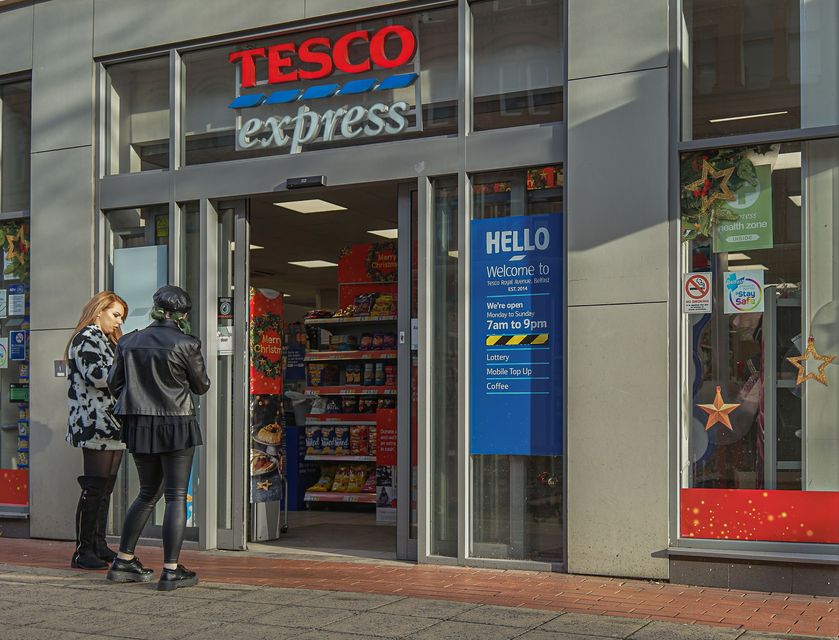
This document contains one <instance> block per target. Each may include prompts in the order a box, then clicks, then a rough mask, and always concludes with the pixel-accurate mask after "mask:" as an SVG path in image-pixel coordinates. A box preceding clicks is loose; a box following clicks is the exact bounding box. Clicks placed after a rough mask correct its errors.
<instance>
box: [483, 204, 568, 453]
mask: <svg viewBox="0 0 839 640" xmlns="http://www.w3.org/2000/svg"><path fill="white" fill-rule="evenodd" d="M471 236H472V266H471V276H472V290H471V336H472V338H471V339H472V345H471V364H472V367H471V376H472V384H471V389H472V394H471V419H470V425H471V442H470V451H471V453H472V454H473V455H523V456H531V455H532V456H537V455H538V456H555V455H562V433H563V428H562V427H563V424H562V389H563V379H562V347H563V340H564V332H563V326H562V319H563V299H562V284H563V282H564V280H565V275H564V269H563V266H564V265H563V241H562V216H561V215H558V214H542V215H535V216H515V217H509V218H492V219H488V220H473V221H472V227H471Z"/></svg>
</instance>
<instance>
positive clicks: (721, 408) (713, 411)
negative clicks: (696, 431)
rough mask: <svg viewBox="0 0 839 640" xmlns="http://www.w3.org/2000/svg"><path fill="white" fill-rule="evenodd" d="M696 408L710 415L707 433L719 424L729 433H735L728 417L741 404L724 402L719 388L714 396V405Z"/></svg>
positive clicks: (706, 426)
mask: <svg viewBox="0 0 839 640" xmlns="http://www.w3.org/2000/svg"><path fill="white" fill-rule="evenodd" d="M696 406H697V407H699V408H700V409H702V410H703V411H704V412H705V413H707V414H708V420H707V421H706V422H705V431H707V430H708V429H710V428H711V427H713V426H714V425H715V424H717V423H718V422H719V423H720V424H721V425H723V426H724V427H725V428H726V429H728V430H729V431H734V427H733V426H732V425H731V419H730V418H729V417H728V414H729V413H731V412H732V411H734V410H735V409H736V408H737V407H739V406H740V404H739V403H737V404H732V403H726V402H724V401H723V399H722V393H721V391H720V387H719V386H717V393H716V395H715V396H714V402H713V403H711V404H697V405H696Z"/></svg>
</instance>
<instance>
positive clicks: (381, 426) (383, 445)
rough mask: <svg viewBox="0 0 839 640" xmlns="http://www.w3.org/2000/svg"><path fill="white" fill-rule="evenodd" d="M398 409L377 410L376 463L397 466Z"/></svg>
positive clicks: (381, 465)
mask: <svg viewBox="0 0 839 640" xmlns="http://www.w3.org/2000/svg"><path fill="white" fill-rule="evenodd" d="M396 451H397V448H396V409H379V410H378V411H376V464H377V465H379V466H380V467H395V466H396Z"/></svg>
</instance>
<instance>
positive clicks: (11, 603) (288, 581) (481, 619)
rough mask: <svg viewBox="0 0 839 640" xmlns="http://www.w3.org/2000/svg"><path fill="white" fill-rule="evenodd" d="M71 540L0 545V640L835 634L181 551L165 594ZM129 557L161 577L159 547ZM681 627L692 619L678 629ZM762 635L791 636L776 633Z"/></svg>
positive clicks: (561, 577)
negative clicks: (53, 638)
mask: <svg viewBox="0 0 839 640" xmlns="http://www.w3.org/2000/svg"><path fill="white" fill-rule="evenodd" d="M71 548H72V545H70V544H69V543H64V542H49V541H40V540H11V539H0V640H15V639H21V640H23V639H28V638H39V639H40V638H43V637H45V636H49V635H50V634H51V633H52V635H55V633H54V632H55V631H59V632H60V634H59V636H58V637H61V638H62V639H64V638H67V639H68V640H76V639H80V638H92V637H93V638H97V637H102V638H104V637H126V638H138V639H144V638H149V639H152V638H154V639H156V640H157V639H159V640H165V639H166V638H183V639H185V640H186V639H190V640H191V639H192V638H195V639H196V640H197V639H198V638H203V639H205V640H210V639H212V638H225V639H227V638H230V637H244V638H247V639H248V640H256V639H258V638H277V639H280V640H282V639H283V638H292V637H294V638H302V639H303V640H309V639H315V638H325V639H326V638H328V639H329V640H344V639H346V640H352V639H356V640H357V639H360V638H409V639H411V640H414V639H416V640H437V639H440V640H442V639H445V638H451V639H457V640H470V639H471V638H475V639H479V640H495V639H499V640H504V639H512V638H522V639H524V640H592V637H601V638H602V637H609V638H632V640H657V639H661V640H665V639H667V640H670V639H673V640H679V639H696V640H716V639H720V640H722V639H729V638H732V639H733V638H740V639H741V640H757V639H759V638H779V637H789V638H792V637H804V636H808V635H812V636H818V637H839V602H837V600H836V599H832V598H822V597H806V596H785V595H780V594H768V593H757V592H739V591H737V592H735V591H729V590H725V589H703V588H699V587H683V586H679V585H669V584H663V583H656V582H647V581H640V580H619V579H613V578H595V577H588V576H574V575H565V574H549V573H535V572H524V571H500V570H481V569H463V568H453V567H434V566H427V565H424V566H417V565H412V564H404V563H395V562H369V563H368V562H341V561H335V560H329V561H324V560H301V559H286V558H280V557H276V556H273V555H267V554H259V555H257V554H253V553H228V552H195V551H185V552H184V554H183V558H182V560H183V561H184V563H185V564H186V565H187V566H189V567H190V568H193V569H195V570H197V571H198V572H199V575H200V577H201V579H202V584H201V585H199V586H198V587H194V588H188V589H181V590H178V591H175V592H173V593H169V594H160V593H158V592H156V591H155V590H154V583H152V584H151V585H149V584H136V585H113V584H110V583H108V582H106V581H105V579H104V572H90V571H80V570H70V569H66V568H62V567H66V561H67V558H69V555H70V550H71ZM138 555H139V556H140V557H141V559H143V561H144V562H145V564H146V565H147V566H151V567H154V568H157V567H158V566H159V564H160V562H161V553H160V550H159V549H155V548H143V549H141V550H138ZM685 623H688V624H685ZM770 631H776V632H777V631H780V632H784V633H787V632H791V633H794V634H796V635H794V636H783V635H776V634H773V633H770Z"/></svg>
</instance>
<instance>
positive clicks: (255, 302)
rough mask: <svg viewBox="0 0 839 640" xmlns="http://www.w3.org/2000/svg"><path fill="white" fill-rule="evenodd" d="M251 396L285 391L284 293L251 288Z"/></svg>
mask: <svg viewBox="0 0 839 640" xmlns="http://www.w3.org/2000/svg"><path fill="white" fill-rule="evenodd" d="M250 320H251V325H250V326H251V332H250V350H251V370H250V379H251V390H250V392H251V395H258V394H263V393H271V394H281V393H282V392H283V337H282V336H283V333H282V332H283V296H282V294H281V293H278V292H276V291H271V290H269V289H251V295H250Z"/></svg>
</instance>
